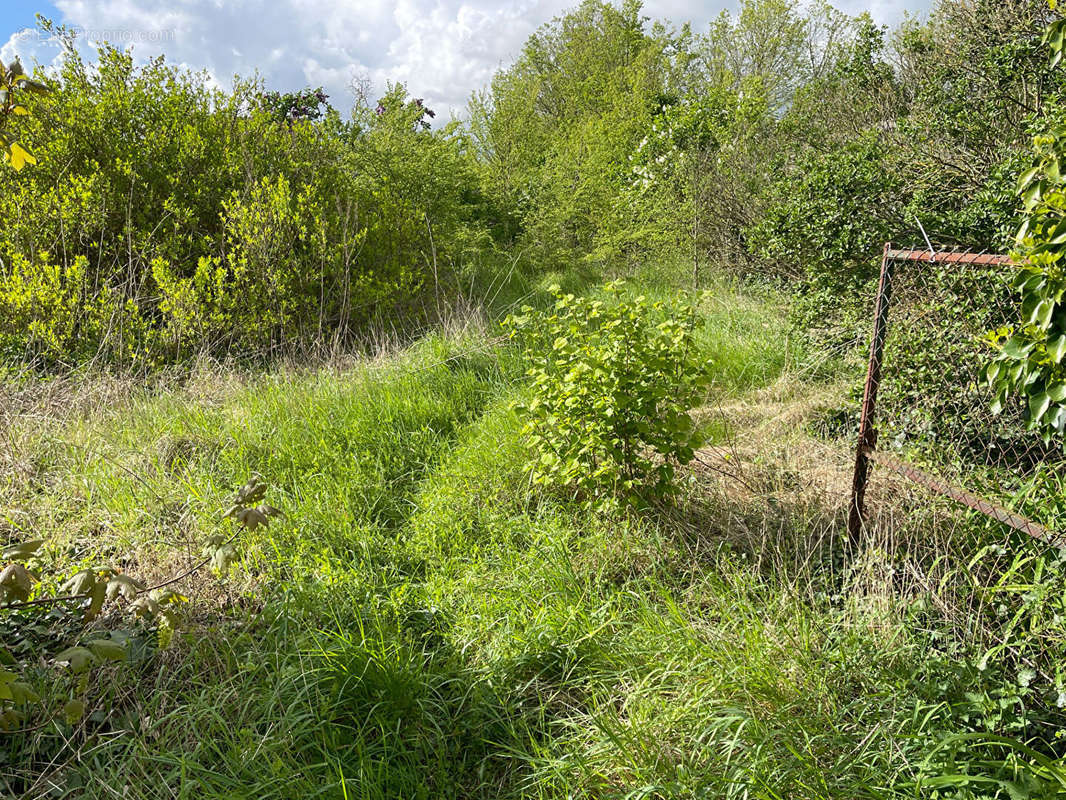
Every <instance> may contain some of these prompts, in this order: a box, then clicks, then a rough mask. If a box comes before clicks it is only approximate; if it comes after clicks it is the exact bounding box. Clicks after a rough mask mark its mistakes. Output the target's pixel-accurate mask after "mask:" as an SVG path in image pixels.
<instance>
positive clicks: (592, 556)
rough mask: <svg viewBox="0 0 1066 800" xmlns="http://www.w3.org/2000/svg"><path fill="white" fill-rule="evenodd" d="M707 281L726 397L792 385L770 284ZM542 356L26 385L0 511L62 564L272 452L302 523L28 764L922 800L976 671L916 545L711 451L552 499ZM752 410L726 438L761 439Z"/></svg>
mask: <svg viewBox="0 0 1066 800" xmlns="http://www.w3.org/2000/svg"><path fill="white" fill-rule="evenodd" d="M668 291H669V287H655V286H652V287H651V288H649V292H658V293H662V294H665V293H667V292H668ZM709 302H710V305H709V306H708V308H707V316H708V325H707V329H706V333H705V339H704V341H703V342H702V345H703V346H704V347H705V348H706V351H707V353H708V354H709V355H710V356H711V357H712V358H713V359H714V362H715V365H716V374H717V376H718V379H717V383H716V386H715V397H714V400H715V402H718V401H722V402H725V401H730V402H734V401H737V400H743V399H744V398H749V397H752V396H753V393H755V392H758V391H760V390H761V391H772V387H771V389H767V387H768V386H770V385H771V384H772V383H774V382H775V381H778V382H780V381H781V377H780V376H781V373H782V371H784V370H786V367H787V364H788V363H789V362H788V354H787V351H788V346H787V343H786V339H785V334H784V326H783V325H781V324H780V316H779V308H780V306H779V304H778V303H777V302H775V301H774V300H773V298H772V297H754V296H748V295H744V294H741V293H739V292H738V291H737V290H735V289H729V288H727V287H720V288H719V289H718V297H717V298H712V299H711V300H710V301H709ZM520 372H521V368H520V365H519V364H518V363H517V361H516V360H515V357H514V355H513V354H512V353H511V351H510V350H509V349H507V348H506V347H504V346H503V345H501V344H499V343H496V342H494V340H493V334H492V332H491V331H490V332H485V331H481V332H478V331H468V332H467V333H466V334H464V335H462V336H456V337H445V336H439V335H437V336H430V337H429V338H427V339H425V340H423V341H422V342H420V343H419V344H417V345H416V346H414V347H411V348H409V349H407V350H405V351H403V352H401V353H397V354H393V355H391V356H388V357H382V358H380V359H377V360H373V361H365V362H360V363H358V364H350V365H347V366H346V367H345V368H343V369H330V368H325V367H323V368H315V369H311V370H304V371H300V370H291V369H290V370H282V369H279V370H276V371H273V372H271V373H268V374H259V375H244V374H240V373H235V372H229V371H227V372H221V373H211V372H207V373H201V374H200V375H199V376H197V377H195V378H191V379H188V380H185V381H182V382H181V383H180V384H178V385H175V386H172V387H170V388H165V389H155V390H148V389H143V388H139V389H132V390H128V391H124V390H121V389H118V390H114V391H112V392H110V393H107V394H102V395H101V396H100V402H99V403H98V404H95V405H94V404H93V402H92V399H91V397H92V394H91V392H89V393H88V397H89V399H88V400H85V401H84V402H82V403H79V404H74V405H71V406H62V405H60V406H56V407H53V410H52V411H51V412H50V413H49V414H46V415H44V417H42V416H41V415H39V414H37V413H36V411H35V409H38V408H39V402H40V401H34V400H24V401H22V402H23V404H24V405H23V406H22V407H21V408H19V406H18V402H19V401H18V398H15V399H14V400H13V401H12V408H13V409H14V412H13V415H12V424H11V425H10V428H9V430H10V435H9V441H8V444H7V445H6V448H7V449H6V458H7V461H8V464H9V467H10V469H9V474H10V476H11V477H10V478H9V479H8V481H7V484H6V486H4V487H3V490H2V491H3V495H2V499H3V506H4V509H5V511H4V520H6V522H5V523H4V524H5V525H6V526H7V527H8V529H9V530H8V534H9V535H10V536H12V537H15V536H22V535H24V534H25V533H28V532H34V533H37V534H41V535H46V536H47V537H48V538H49V540H50V544H49V548H50V549H51V550H52V551H53V552H52V553H51V555H52V556H54V558H55V560H56V561H58V562H59V563H61V564H64V565H68V566H69V565H72V564H74V563H97V562H100V561H105V562H121V563H123V564H124V565H125V567H126V568H127V569H128V570H129V571H130V572H131V573H134V574H142V575H148V576H151V575H155V576H163V575H166V574H168V572H169V571H171V570H176V569H177V568H179V567H180V566H181V565H182V564H184V563H185V562H186V560H187V559H188V558H189V557H191V556H194V555H196V554H197V553H198V550H199V546H200V543H201V542H202V541H203V540H204V539H205V538H206V537H207V536H209V535H210V534H212V533H214V532H215V531H216V530H217V529H218V528H219V526H220V523H219V521H218V512H219V510H220V509H222V508H223V507H224V505H225V498H226V496H227V495H228V494H229V493H230V492H231V491H232V489H233V487H234V486H236V485H237V484H239V483H241V482H243V480H244V479H245V478H246V477H247V475H248V474H249V473H250V472H252V471H258V472H260V473H262V474H263V475H264V476H265V478H266V479H267V480H268V481H269V483H270V484H271V487H272V488H271V491H270V495H269V499H270V501H271V502H272V503H273V504H275V505H277V506H279V507H281V508H283V509H284V510H285V512H286V514H287V518H286V519H285V520H283V521H282V522H280V523H277V524H275V525H273V526H272V527H271V528H269V529H266V530H263V529H261V530H260V531H258V532H256V533H255V534H249V535H247V536H246V537H245V541H244V545H243V547H242V553H243V558H242V564H241V565H240V568H239V569H238V570H237V571H236V573H235V574H234V575H233V576H231V577H230V578H226V579H219V578H215V577H212V576H197V577H196V578H195V579H193V580H192V581H190V582H189V583H188V585H187V587H186V589H185V591H186V593H187V594H188V595H189V597H190V602H189V603H188V605H187V609H188V619H187V621H186V623H185V626H184V627H183V628H182V629H181V631H179V633H178V635H177V636H176V637H175V638H174V640H173V642H172V643H171V644H170V646H169V647H168V648H166V649H162V650H159V649H157V648H155V647H154V646H152V645H151V643H150V642H149V643H148V646H146V647H145V648H144V651H143V653H142V654H141V655H140V656H139V657H138V658H137V659H135V660H134V662H133V663H131V664H128V665H119V666H115V667H111V668H108V669H107V670H105V671H103V672H101V673H99V674H96V675H95V676H94V677H93V679H92V684H91V687H90V696H91V699H92V707H93V708H95V709H97V710H98V713H97V714H95V715H92V716H90V717H88V718H87V719H86V720H85V721H84V722H82V723H80V724H78V725H77V726H75V727H74V728H72V729H71V728H67V727H65V726H62V725H60V724H54V723H49V724H46V725H45V726H44V727H43V728H41V729H39V730H36V731H32V732H30V733H28V734H22V735H13V736H12V735H8V736H6V737H5V738H4V739H3V740H2V742H3V749H0V759H3V761H2V762H0V766H2V770H0V774H2V775H3V776H4V777H3V780H4V781H6V784H7V785H6V787H5V788H6V790H7V791H8V792H10V793H13V794H15V795H16V796H24V797H111V796H114V797H130V798H141V797H143V798H150V797H151V798H155V797H181V798H184V797H196V798H207V797H219V798H223V797H224V798H243V797H247V798H262V797H277V798H290V797H323V798H357V797H358V798H396V797H426V798H442V797H455V798H476V797H484V798H517V797H524V798H525V797H528V798H556V797H559V798H562V797H568V798H570V797H603V798H608V797H617V798H638V797H639V798H678V797H707V798H712V797H713V798H717V797H737V798H741V797H744V798H751V797H756V798H852V797H885V796H915V795H916V794H919V795H920V794H921V792H920V791H919V790H917V789H915V788H914V782H915V781H916V780H917V779H918V777H919V776H920V774H921V769H920V767H921V764H922V762H923V760H924V759H926V758H927V757H928V756H929V754H930V753H931V752H932V751H933V749H934V748H935V746H936V743H937V742H938V741H939V740H940V739H941V738H942V737H943V736H945V735H947V734H950V733H954V732H957V731H958V730H959V729H960V725H961V723H960V722H959V719H960V715H959V708H960V707H961V705H964V704H965V702H967V701H966V699H965V698H966V693H967V692H972V691H973V690H975V687H977V686H979V685H983V684H981V683H980V682H981V681H982V680H985V678H983V677H982V676H980V675H978V674H977V672H976V670H974V669H972V668H971V667H969V666H967V663H968V662H967V661H966V659H965V658H964V656H965V654H966V653H967V652H969V650H968V649H967V648H972V647H973V646H975V645H974V644H973V643H972V642H969V641H967V640H966V639H965V638H959V637H956V638H954V639H952V640H951V641H950V642H945V640H944V631H945V630H946V629H947V627H948V626H947V623H946V621H945V618H944V614H943V613H940V612H936V610H935V609H934V610H932V611H931V610H930V609H929V608H928V605H922V604H919V603H916V598H917V595H916V594H915V591H916V590H914V589H913V587H912V586H910V585H909V584H908V585H907V586H903V584H900V583H899V582H898V581H895V579H894V578H892V577H891V575H888V577H886V570H888V571H889V572H891V569H892V568H893V565H894V564H895V565H896V566H900V565H901V564H903V563H904V562H902V561H893V558H886V557H884V554H878V553H876V552H871V553H870V554H867V557H866V560H865V561H862V560H860V561H859V562H856V563H853V564H852V566H851V567H850V568H849V569H846V570H845V569H842V568H841V567H840V562H839V559H837V558H836V557H835V555H834V553H835V550H834V542H835V541H837V540H838V534H839V528H838V527H837V526H838V523H839V513H838V512H839V509H834V508H827V507H823V506H822V505H820V504H819V502H818V501H817V500H810V501H804V502H800V500H798V499H796V498H797V497H798V496H799V494H801V493H797V492H791V493H790V492H789V491H786V487H783V486H782V483H783V482H787V480H789V479H787V478H782V476H781V475H780V474H779V473H777V472H775V471H774V470H775V468H774V467H773V465H772V464H769V463H763V464H761V465H757V467H756V468H755V469H756V472H755V473H753V474H749V475H747V476H746V478H745V479H746V480H747V481H748V482H749V483H751V482H752V481H756V484H755V485H754V489H755V490H759V491H762V492H765V494H759V493H758V491H757V492H754V493H753V494H751V495H745V496H743V497H738V496H736V495H735V494H733V493H731V491H732V490H731V488H730V487H731V486H732V484H731V483H730V482H729V480H728V479H723V478H721V477H720V476H717V475H714V474H712V475H711V476H710V477H709V476H708V474H704V473H701V472H698V471H694V472H693V474H692V476H691V481H690V484H689V485H688V488H687V490H686V494H685V497H684V498H683V500H682V502H681V503H680V505H679V507H678V508H676V509H674V510H672V511H664V512H663V513H662V514H661V515H658V516H655V515H652V516H630V517H624V518H595V517H590V516H588V515H586V514H585V513H583V512H579V511H578V510H576V509H575V508H573V507H571V506H568V505H567V504H564V503H559V502H556V501H553V500H552V499H551V498H550V497H543V496H539V495H537V494H534V493H531V491H530V488H529V486H528V484H527V481H526V478H525V476H524V472H523V469H522V459H523V456H524V453H523V446H522V442H521V440H520V435H519V428H520V423H519V421H518V420H517V419H516V417H515V415H514V413H513V412H512V411H510V410H509V401H510V399H511V398H512V397H513V396H514V394H515V392H516V391H518V390H519V386H520V377H521V376H520ZM744 424H745V418H744V417H743V416H741V417H739V418H738V419H737V420H735V421H734V422H733V423H731V424H730V425H729V426H726V427H723V428H722V436H727V435H728V436H735V437H736V438H738V439H740V440H743V439H744V437H745V436H752V435H756V434H755V429H754V428H745V427H744ZM793 433H794V434H795V435H801V434H796V432H795V431H793ZM741 444H745V443H744V442H743V441H741ZM746 444H747V445H748V446H751V442H747V443H746ZM760 444H765V443H760ZM759 481H761V482H759ZM774 487H776V488H774ZM801 488H803V487H801ZM905 555H906V554H904V556H901V558H902V557H905ZM917 599H921V598H917ZM4 624H9V623H4ZM101 624H103V625H112V626H116V625H126V624H127V623H125V622H123V621H121V620H118V619H108V620H103V621H102V622H101ZM45 643H46V642H45V641H44V640H43V639H42V642H41V646H42V647H43V646H44V644H45ZM40 674H41V675H45V674H47V673H46V671H45V670H41V671H40ZM978 690H979V689H978ZM975 713H976V712H975ZM0 786H2V784H0ZM945 796H946V795H945ZM957 796H959V797H964V796H967V795H965V794H959V795H957ZM988 796H992V795H988ZM1034 796H1036V795H1034ZM1048 796H1050V795H1048Z"/></svg>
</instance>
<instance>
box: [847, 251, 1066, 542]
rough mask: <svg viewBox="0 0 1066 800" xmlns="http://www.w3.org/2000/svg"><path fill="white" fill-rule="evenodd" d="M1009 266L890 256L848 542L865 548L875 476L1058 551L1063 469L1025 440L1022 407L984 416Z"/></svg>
mask: <svg viewBox="0 0 1066 800" xmlns="http://www.w3.org/2000/svg"><path fill="white" fill-rule="evenodd" d="M1009 263H1010V259H1009V257H1008V256H1004V255H999V254H990V253H977V252H961V251H932V250H894V249H892V247H891V245H888V244H886V245H885V249H884V253H883V257H882V263H881V275H880V281H879V284H878V290H877V296H876V302H875V308H874V325H873V335H872V339H871V345H870V357H869V361H868V365H867V375H866V383H865V386H864V392H863V402H862V409H861V414H860V422H859V441H858V446H857V449H856V454H855V468H854V475H853V480H852V491H851V502H850V508H849V520H848V531H849V534H850V536H851V539H852V541H853V542H856V543H857V542H858V541H859V540H861V537H862V536H863V531H864V528H865V520H866V512H867V509H866V493H867V489H868V488H869V485H870V482H871V481H876V480H877V476H878V474H879V472H880V471H882V470H889V471H892V472H895V473H898V474H900V475H903V476H905V477H906V478H908V479H909V480H911V481H913V482H914V483H915V484H917V485H918V486H921V487H923V489H924V490H927V491H929V492H933V493H935V494H937V495H940V496H943V497H946V498H948V499H949V500H951V501H953V502H954V503H956V504H958V508H959V509H960V511H965V510H966V509H970V510H972V511H975V512H978V513H979V514H983V515H984V516H986V517H989V518H991V519H994V520H996V521H998V522H1000V523H1003V524H1005V525H1007V526H1009V527H1011V528H1014V529H1015V530H1018V531H1021V532H1023V533H1026V534H1028V535H1030V536H1033V537H1036V538H1039V539H1043V540H1046V541H1049V542H1053V543H1056V544H1060V543H1061V541H1060V532H1066V458H1064V455H1063V450H1062V447H1061V445H1057V444H1055V443H1054V442H1052V444H1050V445H1048V444H1045V443H1044V441H1043V440H1042V439H1041V437H1040V436H1039V435H1038V434H1037V433H1036V432H1034V431H1030V430H1028V429H1027V426H1026V423H1025V419H1024V415H1023V408H1022V405H1021V401H1020V400H1018V401H1016V402H1013V403H1012V404H1010V405H1008V406H1007V407H1006V408H1004V409H1003V410H1002V412H1000V413H998V414H995V413H993V411H992V399H993V393H992V391H991V389H990V388H989V387H988V386H987V385H986V384H985V382H984V381H983V380H982V376H981V373H982V369H983V367H984V365H985V364H986V363H987V362H988V361H989V360H990V357H991V354H992V350H991V348H990V345H989V344H988V343H987V342H986V334H987V333H988V332H989V331H992V330H994V329H996V328H998V327H1000V326H1002V325H1005V324H1009V323H1010V322H1011V321H1013V320H1015V319H1016V318H1017V316H1018V307H1017V303H1018V301H1017V295H1016V292H1014V291H1013V290H1012V288H1011V286H1010V281H1011V278H1012V277H1013V270H1012V269H1010V268H1009V267H1008V266H1007V265H1008V264H1009Z"/></svg>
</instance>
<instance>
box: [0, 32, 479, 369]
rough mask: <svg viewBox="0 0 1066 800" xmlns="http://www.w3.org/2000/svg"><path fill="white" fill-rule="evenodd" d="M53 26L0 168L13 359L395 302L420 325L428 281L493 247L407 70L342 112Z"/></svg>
mask: <svg viewBox="0 0 1066 800" xmlns="http://www.w3.org/2000/svg"><path fill="white" fill-rule="evenodd" d="M59 35H60V37H61V39H63V40H65V41H66V42H67V44H68V45H69V52H68V53H67V54H66V56H65V58H64V60H63V66H62V68H61V69H60V70H59V71H58V74H57V75H56V76H54V77H53V78H50V79H49V83H50V87H51V91H49V92H48V93H47V94H44V95H40V96H38V95H36V94H29V93H26V97H25V98H24V99H23V98H22V94H23V93H22V92H20V94H19V97H20V102H22V103H24V105H25V108H26V109H27V110H28V111H30V112H32V113H30V114H29V115H25V116H18V117H17V118H16V119H17V120H18V123H19V134H20V141H21V142H22V143H24V144H25V146H26V147H30V148H31V149H32V150H33V151H34V152H35V153H36V155H37V156H38V157H39V159H40V164H39V165H38V167H37V168H36V169H34V170H32V171H27V170H24V171H22V172H16V171H14V170H7V171H5V173H4V174H0V213H2V214H3V215H4V219H5V224H4V226H3V228H2V230H0V317H2V320H0V353H2V354H3V356H4V357H6V360H8V361H9V362H10V361H25V362H31V363H32V362H36V363H39V364H41V365H44V366H51V367H56V366H59V365H63V364H71V363H75V362H79V361H86V360H88V359H91V358H98V359H99V360H102V361H104V362H110V363H112V364H115V365H117V366H120V367H130V366H133V367H138V368H144V367H153V366H157V365H161V364H164V363H167V362H171V361H175V360H181V359H184V358H187V357H189V356H191V355H195V354H197V353H201V352H205V351H206V352H209V353H211V354H213V355H217V356H224V355H227V354H229V355H249V354H258V353H265V352H270V351H273V350H275V349H281V348H292V347H297V346H300V345H304V346H312V347H313V346H323V345H327V344H343V343H344V342H347V341H351V340H353V339H356V338H358V337H360V336H362V335H364V334H365V332H366V330H367V327H368V325H369V324H370V323H371V322H373V321H375V320H377V321H379V322H380V321H381V320H383V319H386V318H389V317H390V316H391V315H393V312H397V313H401V314H402V315H403V316H404V317H405V318H406V319H405V324H406V325H411V326H415V325H417V324H418V323H419V317H420V316H425V312H424V310H423V309H424V308H425V306H424V304H423V303H422V302H421V300H422V299H423V293H426V292H432V293H434V294H439V293H442V292H445V291H447V290H448V289H449V288H451V287H453V286H454V285H455V283H456V281H457V279H458V276H459V275H460V274H461V273H462V272H463V271H464V270H465V269H466V268H467V267H468V266H469V265H471V264H474V263H476V262H478V261H480V260H481V259H483V258H491V254H492V252H493V249H494V244H493V241H492V239H491V236H490V232H489V227H490V225H489V223H490V222H491V221H492V219H494V213H495V212H494V211H493V210H492V208H491V207H490V206H488V205H487V204H486V203H484V202H483V200H482V197H481V194H480V192H479V189H478V181H477V177H476V170H475V167H474V163H473V159H472V154H471V153H470V151H469V148H468V147H467V141H466V137H465V135H464V134H463V133H462V131H461V130H460V129H459V128H458V127H457V126H456V125H445V126H442V127H441V128H440V129H438V130H430V129H428V126H427V125H425V124H423V123H424V122H425V120H426V119H428V115H429V114H430V113H432V112H430V111H429V110H428V109H426V108H424V107H422V105H421V102H420V101H418V100H412V99H408V98H407V97H406V93H405V91H404V89H403V88H402V87H391V88H390V90H389V92H388V93H387V95H386V96H385V97H384V98H382V100H381V103H382V106H381V108H383V109H387V110H385V111H383V113H380V114H378V113H374V111H373V110H372V109H368V108H363V107H360V108H358V109H356V112H355V114H354V116H353V118H352V120H350V121H344V120H342V119H341V118H340V115H339V114H338V113H337V112H336V111H335V110H333V109H331V108H329V107H328V106H325V107H323V106H322V105H321V102H322V101H320V100H319V99H318V96H317V95H316V94H314V93H313V92H312V93H310V95H308V94H307V93H298V94H297V95H293V96H274V95H272V94H270V93H268V92H264V90H263V87H262V86H261V85H259V84H258V83H255V82H251V81H243V80H238V81H237V82H236V83H235V85H234V88H233V89H232V90H231V91H229V92H223V91H220V90H215V89H211V88H209V85H208V82H207V80H206V78H205V76H204V75H202V74H198V73H193V72H189V71H187V70H184V69H181V68H178V67H174V66H171V65H168V64H167V63H165V62H164V61H163V60H162V59H161V58H158V59H152V60H150V61H148V62H147V63H145V64H144V65H141V66H138V65H136V64H135V62H134V60H133V57H132V55H131V54H129V53H128V52H124V51H121V50H118V49H115V48H111V47H108V46H103V47H101V49H100V50H99V51H98V53H97V61H96V62H95V63H89V62H87V61H85V60H84V59H83V58H82V57H81V56H80V55H79V54H78V53H79V51H78V50H77V49H76V48H74V46H73V45H74V40H73V39H72V34H71V33H70V32H66V31H64V30H63V29H59ZM27 85H29V84H27ZM33 85H34V86H36V85H37V84H33ZM22 107H23V106H21V105H20V106H19V108H22ZM279 122H284V124H279ZM147 132H151V134H152V135H147ZM416 309H417V310H416Z"/></svg>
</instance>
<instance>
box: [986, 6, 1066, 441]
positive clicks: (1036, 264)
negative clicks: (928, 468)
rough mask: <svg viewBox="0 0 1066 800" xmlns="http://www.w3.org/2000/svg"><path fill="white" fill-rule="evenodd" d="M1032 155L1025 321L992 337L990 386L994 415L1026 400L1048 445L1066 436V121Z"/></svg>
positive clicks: (1054, 28) (1024, 193)
mask: <svg viewBox="0 0 1066 800" xmlns="http://www.w3.org/2000/svg"><path fill="white" fill-rule="evenodd" d="M1063 31H1066V20H1059V21H1057V22H1055V23H1054V24H1052V25H1051V26H1050V27H1049V28H1048V31H1047V34H1046V40H1047V41H1048V43H1049V45H1050V48H1051V52H1052V60H1053V62H1055V63H1058V62H1059V60H1060V59H1061V57H1062V52H1063V49H1064V45H1063ZM1057 117H1061V113H1059V114H1057ZM1033 148H1034V150H1035V156H1036V157H1035V162H1034V164H1033V166H1032V167H1031V169H1029V170H1028V171H1026V172H1025V174H1023V175H1022V176H1021V178H1020V179H1019V180H1018V193H1019V194H1020V196H1021V199H1022V202H1023V204H1024V214H1025V217H1024V221H1023V223H1022V226H1021V229H1020V230H1019V231H1018V236H1017V249H1016V251H1015V253H1014V257H1015V260H1016V261H1018V262H1020V263H1021V264H1022V266H1020V267H1019V269H1018V271H1017V275H1016V277H1015V279H1014V281H1013V286H1014V288H1015V289H1016V290H1017V291H1018V293H1019V294H1020V295H1021V309H1020V317H1021V318H1020V321H1019V324H1017V325H1014V326H1004V327H1001V328H997V329H996V330H994V331H992V332H990V333H989V335H988V342H989V343H990V344H991V345H992V347H993V348H994V349H995V350H996V354H995V356H994V358H993V359H992V360H991V362H990V363H989V364H988V365H987V366H986V368H985V379H986V380H987V381H988V383H989V384H990V385H991V386H992V387H993V389H994V390H995V392H996V399H995V401H994V406H993V408H994V410H996V411H997V412H998V411H1000V410H1002V409H1003V407H1004V406H1005V405H1006V404H1007V403H1009V402H1010V401H1011V400H1012V399H1013V397H1015V396H1021V398H1022V401H1023V403H1024V413H1025V418H1026V420H1027V422H1028V424H1029V427H1030V428H1031V429H1033V430H1038V431H1039V432H1040V433H1041V434H1042V435H1043V437H1044V440H1045V442H1047V441H1050V440H1051V439H1052V438H1055V439H1056V440H1057V441H1059V440H1061V437H1062V434H1063V433H1064V432H1066V363H1064V361H1063V360H1064V358H1066V304H1064V302H1063V298H1064V296H1066V271H1064V267H1066V262H1064V260H1063V259H1064V256H1066V176H1064V175H1063V163H1064V161H1066V125H1064V124H1062V121H1061V119H1058V118H1056V120H1055V122H1054V123H1053V124H1052V125H1050V126H1049V129H1048V130H1047V131H1046V132H1043V133H1040V134H1038V135H1037V136H1035V137H1034V138H1033Z"/></svg>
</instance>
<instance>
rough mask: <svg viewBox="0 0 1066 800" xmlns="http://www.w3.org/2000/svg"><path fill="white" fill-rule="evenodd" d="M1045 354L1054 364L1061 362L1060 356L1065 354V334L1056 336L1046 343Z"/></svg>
mask: <svg viewBox="0 0 1066 800" xmlns="http://www.w3.org/2000/svg"><path fill="white" fill-rule="evenodd" d="M1047 354H1048V357H1049V358H1050V359H1051V360H1052V361H1054V362H1055V363H1056V364H1059V363H1061V362H1062V357H1063V356H1064V355H1066V334H1063V335H1061V336H1056V337H1055V338H1054V339H1052V340H1051V341H1049V342H1048V343H1047Z"/></svg>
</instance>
